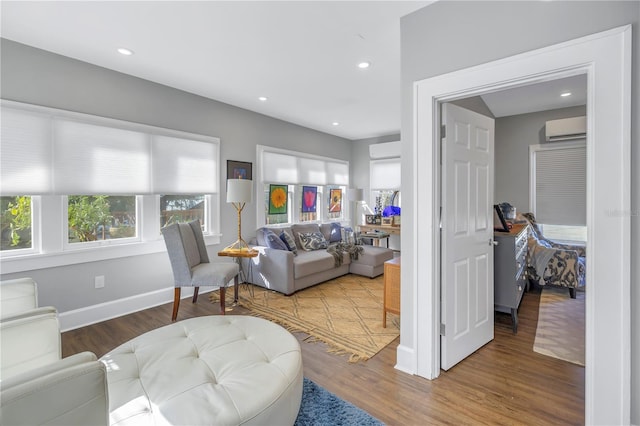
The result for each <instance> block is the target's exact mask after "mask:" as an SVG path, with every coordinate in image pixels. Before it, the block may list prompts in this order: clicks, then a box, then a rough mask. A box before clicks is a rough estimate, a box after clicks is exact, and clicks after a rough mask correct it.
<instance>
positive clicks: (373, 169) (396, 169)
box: [369, 158, 401, 190]
mask: <svg viewBox="0 0 640 426" xmlns="http://www.w3.org/2000/svg"><path fill="white" fill-rule="evenodd" d="M400 164H401V163H400V158H390V159H388V160H371V162H370V163H369V167H370V175H371V181H370V184H371V189H372V190H380V189H400V175H401V172H400Z"/></svg>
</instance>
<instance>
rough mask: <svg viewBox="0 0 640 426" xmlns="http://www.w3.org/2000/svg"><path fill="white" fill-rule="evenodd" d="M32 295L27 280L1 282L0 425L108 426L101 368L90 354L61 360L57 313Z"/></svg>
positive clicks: (33, 290)
mask: <svg viewBox="0 0 640 426" xmlns="http://www.w3.org/2000/svg"><path fill="white" fill-rule="evenodd" d="M37 295H38V293H37V285H36V283H35V282H34V281H33V280H31V279H30V278H21V279H17V280H9V281H3V282H0V300H1V306H2V318H0V380H2V386H1V391H0V424H7V425H43V424H49V425H107V424H109V401H108V392H107V378H106V368H105V366H104V364H103V363H101V362H100V361H98V360H97V358H96V356H95V355H94V354H93V353H91V352H82V353H79V354H76V355H73V356H70V357H67V358H64V359H63V358H62V349H61V341H60V329H59V324H58V315H57V312H56V310H55V309H54V308H53V307H43V308H38V307H37Z"/></svg>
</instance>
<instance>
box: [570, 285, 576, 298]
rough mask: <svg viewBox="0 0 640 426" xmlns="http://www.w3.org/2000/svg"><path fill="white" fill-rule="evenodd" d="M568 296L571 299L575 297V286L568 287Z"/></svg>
mask: <svg viewBox="0 0 640 426" xmlns="http://www.w3.org/2000/svg"><path fill="white" fill-rule="evenodd" d="M569 296H570V297H571V298H572V299H575V298H576V289H575V288H573V287H569Z"/></svg>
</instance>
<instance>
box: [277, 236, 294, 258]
mask: <svg viewBox="0 0 640 426" xmlns="http://www.w3.org/2000/svg"><path fill="white" fill-rule="evenodd" d="M280 239H281V240H282V242H283V243H284V245H285V246H286V247H287V250H289V251H290V252H292V253H293V255H294V256H297V255H298V248H297V247H296V242H295V240H294V239H293V237H292V236H291V235H289V233H288V232H286V231H282V232H281V233H280Z"/></svg>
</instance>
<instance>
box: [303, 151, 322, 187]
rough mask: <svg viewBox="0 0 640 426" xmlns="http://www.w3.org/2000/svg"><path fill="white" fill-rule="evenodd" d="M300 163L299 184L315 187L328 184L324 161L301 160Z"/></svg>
mask: <svg viewBox="0 0 640 426" xmlns="http://www.w3.org/2000/svg"><path fill="white" fill-rule="evenodd" d="M298 161H299V162H298V167H299V171H300V173H299V176H300V179H299V180H298V182H297V183H299V184H305V183H306V184H313V185H324V184H326V183H327V170H326V167H325V162H324V161H322V160H315V159H312V158H300V159H298Z"/></svg>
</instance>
